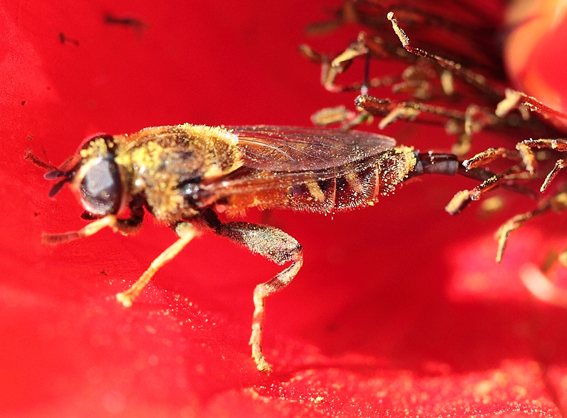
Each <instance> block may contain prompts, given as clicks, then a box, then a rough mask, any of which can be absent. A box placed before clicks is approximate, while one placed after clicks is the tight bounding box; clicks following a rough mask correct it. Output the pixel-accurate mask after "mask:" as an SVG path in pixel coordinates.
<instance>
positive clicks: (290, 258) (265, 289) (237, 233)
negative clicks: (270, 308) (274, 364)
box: [216, 222, 303, 372]
mask: <svg viewBox="0 0 567 418" xmlns="http://www.w3.org/2000/svg"><path fill="white" fill-rule="evenodd" d="M216 233H217V234H219V235H221V236H223V237H226V238H228V239H230V240H231V241H234V242H236V243H238V244H240V245H243V246H245V247H246V248H248V249H249V250H250V251H252V252H253V253H256V254H260V255H262V256H264V257H266V258H267V259H268V260H270V261H273V262H274V263H276V264H280V265H281V264H284V263H287V262H291V265H290V266H289V267H288V268H286V269H285V270H283V271H282V272H280V273H278V274H277V275H276V276H275V277H273V278H272V279H270V280H268V281H267V282H265V283H261V284H259V285H257V286H256V288H255V289H254V315H253V318H252V335H251V336H250V346H251V347H252V358H253V359H254V362H255V363H256V367H257V368H258V370H260V371H263V372H269V371H270V370H271V367H270V364H269V363H268V362H267V361H266V359H265V357H264V353H263V352H262V325H263V323H264V316H265V309H264V299H266V298H267V297H268V296H270V295H271V294H273V293H276V292H278V291H280V290H282V289H283V288H284V287H286V286H287V285H288V284H289V283H290V282H291V281H292V279H293V278H294V277H295V275H296V274H297V272H298V271H299V269H300V268H301V265H302V264H303V248H302V247H301V245H300V244H299V242H297V241H296V240H295V239H294V238H293V237H291V236H290V235H288V234H286V233H285V232H283V231H281V230H279V229H277V228H274V227H270V226H260V225H253V224H249V223H245V222H231V223H227V224H221V225H219V226H217V227H216Z"/></svg>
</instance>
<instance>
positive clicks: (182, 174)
mask: <svg viewBox="0 0 567 418" xmlns="http://www.w3.org/2000/svg"><path fill="white" fill-rule="evenodd" d="M35 160H36V161H35V162H36V163H37V164H38V165H41V166H43V167H44V168H46V169H49V170H50V171H49V172H48V173H47V174H46V175H45V178H46V179H49V180H56V179H58V180H59V181H58V182H57V183H55V185H54V186H53V188H52V189H51V192H50V193H49V195H50V196H51V197H53V196H55V195H56V194H57V192H58V191H59V190H60V189H61V188H62V187H63V186H64V185H65V184H68V185H69V186H70V188H71V190H72V191H73V192H74V194H75V195H76V197H77V198H78V200H79V202H80V203H81V205H82V206H83V208H84V210H85V212H84V214H83V218H85V219H89V220H92V222H91V223H89V224H88V225H87V226H85V227H84V228H83V229H81V230H79V231H75V232H67V233H62V234H44V235H43V242H44V243H45V244H50V245H55V244H60V243H63V242H67V241H72V240H75V239H79V238H84V237H88V236H90V235H93V234H95V233H97V232H98V231H100V230H101V229H103V228H106V227H108V228H111V229H112V230H114V231H115V232H120V233H122V234H124V235H129V234H132V233H135V232H137V231H138V230H139V229H140V227H141V225H142V221H143V218H144V213H145V212H146V211H147V212H149V213H151V214H152V215H153V216H154V217H155V218H156V219H157V220H158V221H159V222H160V223H161V224H164V225H167V226H169V227H170V228H172V229H173V230H174V231H175V233H176V234H177V236H178V239H177V241H176V242H174V243H173V244H172V245H171V246H170V247H169V248H167V249H166V250H165V251H164V252H163V253H162V254H161V255H159V256H158V257H157V258H156V259H155V260H154V261H153V262H152V263H151V265H150V266H149V268H148V269H147V270H146V271H145V272H144V273H143V274H142V276H141V277H140V278H139V279H138V280H137V281H136V282H135V283H134V284H133V285H132V286H131V287H130V288H129V289H127V290H126V291H124V292H121V293H118V294H117V295H116V298H117V300H118V301H119V302H120V303H122V305H124V306H125V307H129V306H131V305H132V303H133V302H134V300H135V299H136V298H137V297H138V296H139V295H140V293H141V292H142V290H143V289H144V288H145V287H146V285H147V284H148V283H149V282H150V280H151V279H152V277H153V276H154V274H155V273H156V272H157V271H158V270H159V269H160V268H161V267H162V266H163V265H165V264H166V263H167V262H169V261H170V260H171V259H173V258H174V257H175V256H176V255H177V254H178V253H179V252H180V251H181V250H182V249H183V248H184V247H185V246H186V245H187V244H188V243H189V242H190V241H191V240H193V238H195V237H197V236H198V235H200V234H202V233H206V232H212V233H215V234H217V235H220V236H222V237H225V238H228V239H229V240H231V241H233V242H235V243H237V244H240V245H243V246H244V247H246V248H248V249H249V250H250V251H251V252H253V253H257V254H260V255H262V256H264V257H265V258H267V259H268V260H270V261H272V262H275V263H277V264H279V265H283V264H289V265H288V267H287V268H285V269H284V270H283V271H281V272H280V273H279V274H277V275H276V276H275V277H273V278H271V279H270V280H268V281H267V282H265V283H262V284H259V285H257V286H256V287H255V289H254V294H253V301H254V314H253V319H252V334H251V337H250V346H251V348H252V357H253V359H254V362H255V363H256V366H257V368H258V370H260V371H265V372H268V371H270V370H271V367H270V364H269V363H268V362H267V360H266V359H265V357H264V354H263V352H262V346H261V343H262V324H263V322H264V316H265V308H264V301H265V299H266V298H267V297H268V296H270V295H272V294H273V293H276V292H278V291H280V290H281V289H283V288H284V287H286V286H287V285H288V284H289V283H290V282H291V281H292V279H293V278H294V277H295V276H296V274H297V273H298V271H299V269H300V268H301V266H302V264H303V250H302V247H301V245H300V244H299V243H298V242H297V241H296V240H295V239H294V238H293V237H291V236H290V235H288V234H286V233H285V232H283V231H281V230H279V229H277V228H274V227H272V226H263V225H255V224H250V223H246V222H226V223H224V222H221V221H220V220H219V218H218V216H217V214H218V213H220V212H223V213H226V214H227V215H229V216H237V215H242V214H244V212H246V210H247V209H248V208H252V207H257V208H259V209H273V208H276V209H293V210H298V211H309V212H315V213H334V212H338V211H344V210H348V209H354V208H359V207H364V206H372V205H373V204H374V203H375V202H377V201H378V199H379V198H380V197H381V196H384V195H388V194H390V193H391V192H393V191H394V189H395V187H396V186H397V185H398V184H400V183H402V182H403V181H405V180H407V179H408V178H410V177H414V176H419V175H422V174H446V175H455V174H457V173H459V174H463V175H466V176H469V177H474V178H476V179H479V180H483V179H486V178H489V177H490V176H491V175H492V173H490V172H488V171H487V170H484V169H480V168H478V169H473V170H469V171H466V170H465V169H464V168H463V166H462V164H461V163H460V162H459V160H458V158H457V157H456V156H455V155H452V154H435V153H419V152H418V151H416V150H414V149H413V148H411V147H406V146H397V147H396V142H395V140H394V139H392V138H389V137H386V136H383V135H377V134H372V133H364V132H357V131H342V130H329V129H315V128H295V127H277V126H240V127H232V128H222V127H208V126H202V125H200V126H198V125H190V124H184V125H177V126H160V127H151V128H146V129H143V130H141V131H139V132H137V133H134V134H131V135H114V136H112V135H107V134H99V135H96V136H94V137H92V138H90V139H87V140H86V141H85V142H84V143H83V145H82V146H81V147H80V148H79V150H78V151H77V153H76V154H75V155H74V156H72V157H71V158H69V159H68V160H67V161H66V162H64V163H63V164H62V165H61V166H60V167H59V168H55V167H53V166H51V165H49V164H46V163H41V162H38V161H37V158H36V159H35Z"/></svg>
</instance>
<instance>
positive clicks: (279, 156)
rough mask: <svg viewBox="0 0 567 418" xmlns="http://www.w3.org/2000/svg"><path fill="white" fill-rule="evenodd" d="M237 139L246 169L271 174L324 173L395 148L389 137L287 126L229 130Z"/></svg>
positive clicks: (241, 127)
mask: <svg viewBox="0 0 567 418" xmlns="http://www.w3.org/2000/svg"><path fill="white" fill-rule="evenodd" d="M229 129H230V130H231V131H232V133H233V134H234V135H236V136H237V137H238V140H239V144H240V149H241V151H242V152H243V154H244V166H245V167H249V168H253V169H258V170H264V171H271V172H290V173H291V172H293V173H298V172H304V171H310V172H313V171H322V170H326V169H331V168H334V167H341V166H344V165H347V164H350V163H354V162H356V161H359V160H363V159H366V158H368V157H372V156H374V155H377V154H379V153H381V152H383V151H385V150H387V149H389V148H392V147H393V146H394V145H395V144H396V141H395V140H394V139H392V138H389V137H387V136H383V135H378V134H373V133H368V132H358V131H342V130H337V129H317V128H298V127H285V126H238V127H231V128H229Z"/></svg>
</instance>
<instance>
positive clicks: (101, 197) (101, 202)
mask: <svg viewBox="0 0 567 418" xmlns="http://www.w3.org/2000/svg"><path fill="white" fill-rule="evenodd" d="M80 189H81V196H82V198H83V205H84V207H85V209H86V210H87V211H89V212H90V213H92V214H94V215H110V214H115V213H117V212H118V210H119V209H120V204H121V202H122V181H121V179H120V172H119V170H118V165H117V164H116V163H115V162H114V160H111V159H104V160H100V161H99V162H97V163H96V164H94V165H93V166H92V167H90V168H89V169H88V171H87V172H86V173H85V176H84V177H83V181H82V182H81V186H80Z"/></svg>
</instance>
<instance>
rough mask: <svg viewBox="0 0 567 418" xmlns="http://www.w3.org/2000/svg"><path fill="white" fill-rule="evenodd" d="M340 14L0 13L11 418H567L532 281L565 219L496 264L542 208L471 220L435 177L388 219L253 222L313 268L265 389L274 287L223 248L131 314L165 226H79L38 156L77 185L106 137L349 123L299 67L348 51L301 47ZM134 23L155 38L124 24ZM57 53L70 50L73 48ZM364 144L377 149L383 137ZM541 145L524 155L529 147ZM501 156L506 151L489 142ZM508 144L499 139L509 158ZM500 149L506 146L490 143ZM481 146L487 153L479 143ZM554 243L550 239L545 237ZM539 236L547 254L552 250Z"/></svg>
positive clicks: (100, 8)
mask: <svg viewBox="0 0 567 418" xmlns="http://www.w3.org/2000/svg"><path fill="white" fill-rule="evenodd" d="M336 6H337V3H336V2H330V1H323V0H319V1H315V2H305V1H301V2H300V1H287V2H262V1H247V2H242V1H225V2H182V1H178V2H169V3H167V4H163V2H140V1H127V0H122V1H120V2H119V3H116V2H110V1H94V2H89V3H77V2H67V1H65V0H59V1H57V2H55V3H53V2H51V3H50V4H48V3H47V2H33V1H28V2H24V3H21V2H15V1H12V0H5V1H4V6H3V7H2V10H0V28H2V29H1V30H2V36H1V37H0V54H1V60H0V65H1V68H0V80H1V84H0V85H2V88H1V89H0V106H1V108H0V118H1V123H0V139H1V141H2V147H1V151H0V193H1V196H2V204H1V206H0V211H1V214H0V215H1V216H0V219H1V220H0V222H1V224H0V230H1V231H2V240H1V242H0V251H1V254H2V256H1V258H0V271H1V272H2V274H1V276H0V335H2V338H1V344H0V410H2V411H4V412H3V415H4V416H27V417H40V416H124V417H130V416H131V417H145V416H147V417H159V416H181V417H193V416H201V417H206V416H211V417H222V416H243V417H244V416H247V417H249V416H264V417H265V416H337V415H341V414H343V415H346V416H381V415H386V414H387V415H389V416H408V415H409V416H416V415H427V416H437V415H441V414H443V415H452V416H471V415H475V414H476V415H484V416H492V415H495V416H496V415H498V416H516V415H520V414H522V413H523V412H526V413H530V414H541V415H542V416H560V414H561V411H563V412H564V409H563V407H562V405H565V402H567V398H566V396H565V393H567V392H566V386H567V383H566V382H567V378H566V377H565V376H566V372H567V366H566V364H565V361H566V359H567V357H566V354H565V350H564V349H563V347H565V343H566V342H567V341H566V337H565V335H566V334H565V329H567V312H565V311H563V310H560V309H556V308H551V307H549V306H546V305H543V304H542V303H539V302H535V301H534V300H533V299H532V297H531V296H530V295H529V293H528V292H527V290H525V289H524V288H523V287H522V285H521V283H520V281H519V280H518V271H519V268H520V266H521V265H522V264H523V263H524V262H528V261H532V262H536V263H540V262H542V261H543V260H544V259H545V257H546V256H547V255H548V253H549V252H550V251H552V250H553V249H554V248H558V247H559V246H560V243H561V242H562V240H563V238H564V236H565V232H566V231H565V229H566V228H565V226H566V225H565V221H564V219H563V218H561V217H559V216H551V217H548V218H545V219H542V220H536V221H534V222H532V223H530V224H529V225H528V226H527V227H526V228H524V229H522V230H520V231H517V232H514V233H513V234H512V240H511V243H510V245H509V248H508V251H507V254H506V257H505V260H504V262H503V263H502V265H496V264H495V263H494V257H495V252H496V243H495V242H494V240H493V237H492V234H493V232H494V231H495V230H496V228H497V227H498V225H499V224H500V223H502V222H503V221H504V220H506V219H507V218H508V217H509V216H511V215H512V214H514V213H517V212H518V211H522V210H528V209H529V208H530V207H531V206H530V205H531V203H530V202H526V201H525V199H523V198H521V197H520V198H518V197H514V196H510V195H509V194H508V195H507V194H505V193H503V196H504V197H505V199H506V209H505V211H504V212H502V213H498V214H496V215H494V216H492V217H481V216H480V215H479V211H478V210H477V209H478V206H475V205H473V206H472V207H471V208H470V209H469V210H467V211H465V212H464V213H463V214H461V215H459V216H457V217H450V216H449V215H447V214H446V213H445V212H444V210H443V207H444V205H445V204H446V203H447V202H448V201H449V200H450V198H451V197H452V196H453V194H454V193H455V192H456V191H458V190H461V189H463V188H470V187H473V183H472V182H470V181H467V180H463V179H445V178H424V179H423V180H420V181H416V182H414V183H412V184H408V185H407V187H404V188H402V189H401V190H399V191H398V192H397V193H396V194H395V195H394V196H393V197H390V198H385V199H384V200H383V202H380V204H379V205H377V206H376V207H374V208H369V209H365V210H361V211H355V212H352V213H347V214H339V215H335V216H327V217H325V216H321V215H306V214H297V213H287V212H273V213H269V214H259V213H257V212H252V213H251V214H250V216H249V218H248V219H249V220H250V221H256V222H267V223H270V224H272V225H275V226H277V227H279V228H281V229H282V230H284V231H286V232H288V233H289V234H291V235H292V236H294V237H295V238H297V239H298V240H299V241H300V242H301V244H302V245H303V246H304V248H305V265H304V267H303V269H302V271H301V272H300V273H299V275H298V277H297V279H296V280H295V281H294V282H293V284H292V285H291V286H290V287H289V288H288V289H286V290H285V291H283V292H282V293H281V294H278V295H275V296H273V297H271V298H270V299H269V300H268V301H267V321H266V337H265V342H264V347H265V352H266V355H267V356H268V359H269V360H270V361H271V362H272V363H273V365H274V368H275V371H274V373H272V374H271V375H269V376H267V375H263V374H260V373H258V372H257V371H256V370H255V367H254V364H253V362H252V360H251V359H250V358H249V347H248V345H247V341H248V337H249V328H250V320H251V315H252V289H253V288H254V286H255V284H257V283H259V282H261V281H264V280H266V279H268V278H269V277H271V276H272V275H273V274H275V273H276V272H277V271H278V269H279V267H277V266H274V265H272V264H271V263H269V262H267V261H265V260H263V259H262V258H261V257H258V256H253V255H250V254H249V253H248V252H247V251H245V250H243V249H240V248H237V247H235V246H234V245H233V244H231V243H230V242H227V241H225V240H223V239H221V238H217V237H212V236H205V237H202V238H199V239H198V240H196V241H195V242H193V243H191V245H190V246H189V247H188V248H186V249H185V250H184V252H183V253H182V254H181V255H180V256H179V257H177V258H176V259H175V260H174V261H173V262H172V263H171V264H170V265H168V266H166V267H165V268H164V269H163V270H161V271H160V272H159V273H158V275H157V276H156V277H155V279H154V281H153V282H152V284H150V286H149V287H148V289H147V290H146V291H145V293H144V294H143V295H142V296H141V297H140V299H139V300H138V301H137V303H136V304H135V305H134V306H133V307H132V308H131V309H124V308H122V307H121V306H119V305H118V304H117V303H116V302H115V300H114V294H115V293H116V292H119V291H121V290H124V289H125V288H127V287H128V286H129V285H130V284H131V283H132V282H133V281H134V280H135V279H136V278H137V277H138V276H139V275H140V274H141V273H142V272H143V271H144V269H145V268H146V267H147V266H148V265H149V263H150V262H151V261H152V260H153V259H154V258H155V257H156V256H157V255H158V254H159V253H160V252H161V251H162V250H163V249H165V248H166V247H167V246H168V245H170V243H172V242H173V241H174V239H175V237H174V235H173V233H172V232H171V231H169V230H167V229H165V228H161V227H159V226H157V225H154V224H153V223H152V221H151V220H149V218H150V217H148V221H146V222H145V225H144V228H143V230H142V232H141V233H140V234H139V235H137V236H135V237H122V236H119V235H117V234H113V233H112V232H111V231H102V232H100V233H99V234H97V235H96V236H93V237H90V238H88V239H85V240H81V241H77V242H73V243H69V244H66V245H61V246H58V247H43V246H42V245H41V243H40V242H41V233H42V232H45V231H48V232H63V231H68V230H76V229H78V228H80V227H82V226H83V225H84V222H83V221H81V220H80V219H79V214H80V213H81V209H80V207H79V206H78V205H77V204H76V202H75V200H74V198H73V196H72V195H71V193H69V191H63V192H61V193H60V194H59V195H58V196H57V199H56V200H52V199H49V198H48V197H47V193H48V191H49V189H50V187H51V185H50V184H49V182H47V181H45V180H44V179H43V177H42V176H43V172H42V170H40V169H39V168H37V167H35V166H33V165H31V164H29V163H28V162H26V161H24V159H23V156H24V153H25V150H26V149H28V148H31V149H32V150H33V151H34V152H35V153H36V154H37V155H39V156H40V157H42V158H44V159H48V160H49V161H51V162H52V163H54V164H59V163H60V162H61V161H63V160H64V159H65V158H66V157H68V156H69V155H70V154H72V153H73V152H74V150H75V149H76V147H77V146H78V145H79V143H80V142H81V141H82V139H83V138H84V137H86V136H88V135H90V134H92V133H95V132H101V131H103V132H108V133H128V132H134V131H137V130H139V129H141V128H143V127H146V126H152V125H165V124H176V123H183V122H191V123H203V124H210V125H218V124H227V125H237V124H242V125H244V124H260V123H261V124H279V125H286V124H287V125H304V126H308V125H309V124H310V122H309V115H310V114H311V113H313V112H314V111H316V110H318V109H320V108H322V107H328V106H335V105H338V104H347V105H348V106H350V103H352V101H351V100H352V98H353V97H354V95H352V96H348V95H347V96H339V95H332V94H331V93H327V92H325V91H324V90H323V89H322V88H321V87H320V85H319V83H318V79H319V68H318V67H317V66H315V65H313V64H311V63H309V62H307V61H306V60H305V59H303V58H302V57H300V56H299V54H298V53H297V51H296V47H297V45H299V44H300V43H303V42H306V41H307V42H309V43H310V44H311V45H313V46H315V47H318V48H320V49H323V50H335V51H338V50H341V49H342V48H344V46H345V45H346V40H348V39H354V37H355V36H356V33H357V31H358V29H357V28H355V27H353V26H348V27H346V28H344V29H341V30H340V31H339V32H338V33H336V34H334V35H333V36H331V37H330V38H327V39H319V38H316V39H307V38H306V36H305V35H304V34H303V29H304V28H305V26H306V25H307V24H308V23H312V22H314V21H321V20H324V19H325V16H326V15H325V13H324V10H328V9H332V8H333V7H336ZM106 13H110V14H112V15H114V16H118V17H135V18H137V19H140V20H141V21H143V22H144V23H145V25H146V26H144V27H138V28H136V27H127V26H120V25H108V24H105V23H104V16H105V14H106ZM61 33H62V34H63V35H64V37H66V39H68V40H67V41H66V42H63V43H62V42H61V41H60V34H61ZM370 129H377V128H375V125H374V126H372V127H371V128H370ZM388 133H390V134H396V137H397V138H398V139H399V141H400V142H403V143H405V144H408V145H414V146H416V147H419V148H421V149H423V150H427V149H431V148H435V149H436V150H440V151H444V150H447V149H449V148H450V145H451V141H452V139H451V138H447V137H446V136H445V135H444V134H443V132H442V130H424V128H423V127H421V126H417V125H404V126H401V127H394V128H392V130H391V131H388ZM522 139H523V138H522ZM484 140H485V141H494V142H496V143H498V141H506V140H509V139H506V138H505V139H503V140H501V139H500V138H499V137H497V136H495V135H492V136H490V135H487V136H486V138H485V139H484ZM504 143H505V142H504ZM491 144H492V142H491ZM477 146H478V147H479V149H482V147H483V142H482V139H481V140H480V142H479V143H478V145H477ZM550 223H551V226H552V228H553V230H552V231H550V229H551V228H546V227H547V226H548V225H549V224H550ZM544 237H545V238H544Z"/></svg>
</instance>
